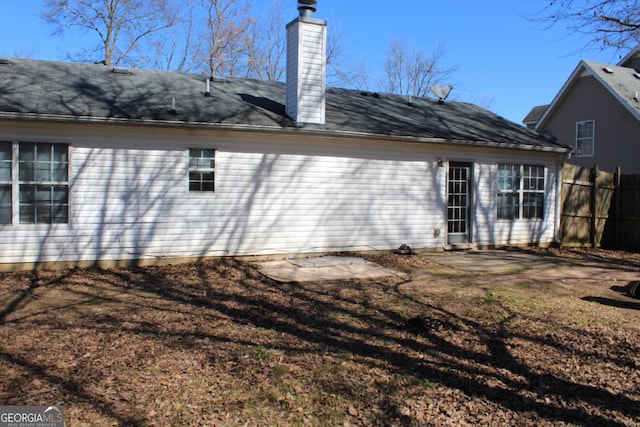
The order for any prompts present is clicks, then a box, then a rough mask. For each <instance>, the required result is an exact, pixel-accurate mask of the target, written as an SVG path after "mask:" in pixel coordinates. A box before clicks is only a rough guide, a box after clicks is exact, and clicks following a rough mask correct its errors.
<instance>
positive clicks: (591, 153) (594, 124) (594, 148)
mask: <svg viewBox="0 0 640 427" xmlns="http://www.w3.org/2000/svg"><path fill="white" fill-rule="evenodd" d="M585 123H593V135H592V136H591V152H590V153H582V152H581V150H578V141H579V140H581V141H582V140H587V139H588V138H578V127H579V126H580V125H583V124H585ZM575 147H576V157H593V156H594V155H595V151H596V121H595V120H581V121H579V122H576V145H575Z"/></svg>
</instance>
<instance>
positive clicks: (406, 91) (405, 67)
mask: <svg viewBox="0 0 640 427" xmlns="http://www.w3.org/2000/svg"><path fill="white" fill-rule="evenodd" d="M446 53H447V51H446V48H445V46H444V45H443V44H440V45H438V46H437V47H436V48H435V49H434V50H433V51H432V52H431V54H429V55H427V54H426V53H425V52H424V50H422V49H417V48H411V47H409V46H408V45H407V44H406V43H405V42H401V41H393V42H391V43H390V44H389V48H388V49H387V51H386V60H385V63H384V69H385V73H386V82H385V86H384V90H386V91H388V92H391V93H396V94H400V95H407V96H408V95H411V96H421V97H424V96H428V94H429V91H430V89H431V86H433V85H434V84H438V83H442V82H444V81H445V80H446V79H448V78H450V77H451V76H452V75H453V73H454V72H455V71H456V70H457V69H458V67H457V66H445V65H444V64H443V61H444V57H445V56H446Z"/></svg>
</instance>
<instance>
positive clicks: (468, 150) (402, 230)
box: [0, 2, 569, 270]
mask: <svg viewBox="0 0 640 427" xmlns="http://www.w3.org/2000/svg"><path fill="white" fill-rule="evenodd" d="M310 3H313V2H304V3H302V4H301V5H299V9H300V16H299V17H298V18H296V19H295V20H294V21H292V22H291V23H290V24H289V25H288V26H287V34H288V60H287V63H288V73H287V82H286V83H277V82H268V81H255V80H246V79H244V80H243V79H231V78H228V79H219V78H207V77H205V76H201V75H188V74H179V73H169V72H160V71H148V70H124V69H117V68H116V69H110V68H106V67H103V66H98V65H80V64H71V63H60V62H47V61H37V60H26V59H0V242H1V244H0V269H2V270H11V269H24V268H33V267H36V266H38V267H41V266H44V267H47V266H51V265H53V264H57V265H91V264H95V263H98V264H100V265H114V264H128V263H153V262H158V261H160V260H166V259H170V260H172V262H177V261H178V260H191V259H197V258H201V257H208V256H225V255H284V254H302V253H319V252H328V251H344V250H390V249H394V248H397V247H399V246H400V245H401V244H407V245H409V246H411V247H412V248H416V249H420V248H427V249H438V248H447V247H456V246H457V247H459V246H460V245H462V246H464V247H468V246H473V245H476V246H499V245H529V244H548V243H552V242H554V241H556V239H557V233H558V222H559V221H558V210H559V209H558V199H559V197H558V192H559V186H560V182H559V181H560V180H559V173H560V168H561V162H562V161H563V158H564V156H566V154H567V153H568V151H569V149H568V148H567V147H564V146H562V145H560V144H558V143H555V142H553V141H550V140H548V139H546V138H543V137H541V136H539V135H538V134H536V133H534V132H531V131H529V130H527V129H526V128H524V127H522V126H520V125H517V124H515V123H512V122H509V121H507V120H505V119H504V118H502V117H499V116H496V115H495V114H493V113H491V112H489V111H487V110H484V109H482V108H480V107H477V106H475V105H471V104H466V103H460V102H439V101H438V100H435V99H426V98H421V99H418V98H413V99H412V102H411V103H408V102H407V99H406V98H405V97H402V96H395V95H385V94H376V93H370V92H360V91H353V90H342V89H326V88H325V87H324V86H325V84H324V81H325V79H324V70H325V61H324V52H325V44H326V22H325V21H322V20H319V19H316V18H314V17H313V12H314V10H315V7H314V5H311V4H310Z"/></svg>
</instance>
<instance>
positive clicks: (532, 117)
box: [522, 104, 549, 124]
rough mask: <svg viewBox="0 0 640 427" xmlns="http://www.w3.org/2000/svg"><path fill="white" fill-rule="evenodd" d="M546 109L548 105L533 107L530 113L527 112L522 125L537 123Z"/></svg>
mask: <svg viewBox="0 0 640 427" xmlns="http://www.w3.org/2000/svg"><path fill="white" fill-rule="evenodd" d="M547 108H549V104H546V105H537V106H535V107H533V108H532V109H531V111H529V114H527V116H526V117H525V118H524V119H523V120H522V123H524V124H528V123H533V124H535V123H538V120H540V118H541V117H542V115H543V114H544V112H545V111H547Z"/></svg>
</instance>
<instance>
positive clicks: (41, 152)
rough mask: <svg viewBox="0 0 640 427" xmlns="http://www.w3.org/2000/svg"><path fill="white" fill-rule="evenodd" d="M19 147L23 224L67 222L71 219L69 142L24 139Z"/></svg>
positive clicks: (19, 190)
mask: <svg viewBox="0 0 640 427" xmlns="http://www.w3.org/2000/svg"><path fill="white" fill-rule="evenodd" d="M18 150H19V154H18V188H19V189H18V198H19V200H20V203H19V210H20V214H19V221H20V224H66V223H67V222H68V221H69V182H68V179H69V178H68V175H69V160H68V147H67V145H66V144H49V143H31V142H21V143H20V144H19V149H18Z"/></svg>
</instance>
